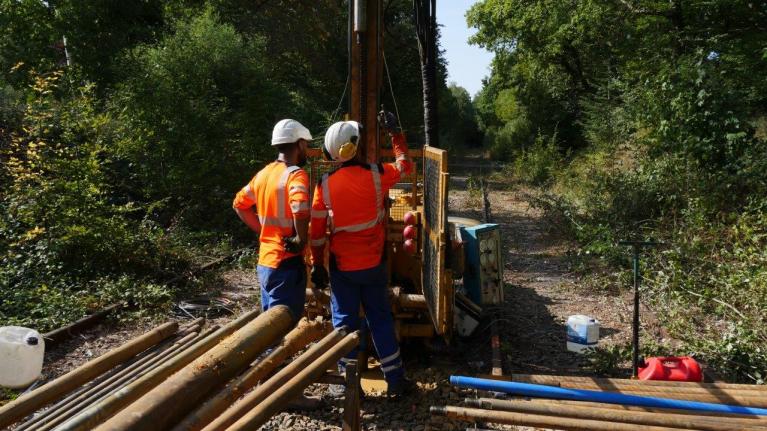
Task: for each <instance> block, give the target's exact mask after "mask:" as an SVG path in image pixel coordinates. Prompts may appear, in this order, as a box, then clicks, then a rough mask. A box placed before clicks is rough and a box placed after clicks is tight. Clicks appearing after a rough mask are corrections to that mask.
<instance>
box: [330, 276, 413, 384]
mask: <svg viewBox="0 0 767 431" xmlns="http://www.w3.org/2000/svg"><path fill="white" fill-rule="evenodd" d="M334 266H335V265H333V263H332V262H331V267H330V290H331V296H330V299H331V306H332V308H333V326H334V327H336V328H339V327H341V326H347V327H349V329H351V330H353V331H356V330H358V329H359V328H360V304H362V307H363V309H364V310H365V320H366V321H367V327H368V328H369V329H370V335H371V336H372V338H373V344H374V345H375V348H376V352H377V353H378V358H379V361H380V362H381V371H383V373H384V378H385V379H386V382H387V383H389V384H391V383H395V382H398V381H400V380H401V379H402V378H403V376H404V370H403V367H402V358H401V357H400V352H399V344H398V343H397V338H396V335H395V333H394V317H393V316H392V311H391V304H390V303H389V295H388V294H387V291H386V287H387V284H388V277H387V274H386V265H385V264H384V263H381V264H380V265H378V266H376V267H373V268H370V269H363V270H360V271H341V270H339V269H337V268H334ZM356 358H357V349H356V348H355V349H354V350H352V351H351V352H349V353H348V354H346V356H344V357H343V358H341V360H340V361H339V364H338V365H339V368H341V369H342V370H343V369H344V365H345V363H346V361H347V360H349V359H356Z"/></svg>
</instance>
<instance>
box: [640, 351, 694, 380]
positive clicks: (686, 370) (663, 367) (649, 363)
mask: <svg viewBox="0 0 767 431" xmlns="http://www.w3.org/2000/svg"><path fill="white" fill-rule="evenodd" d="M639 380H669V381H675V382H702V381H703V373H702V372H701V369H700V365H699V364H698V361H696V360H695V359H693V358H691V357H689V356H664V357H655V358H647V359H645V366H644V367H639Z"/></svg>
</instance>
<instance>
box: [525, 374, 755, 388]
mask: <svg viewBox="0 0 767 431" xmlns="http://www.w3.org/2000/svg"><path fill="white" fill-rule="evenodd" d="M512 381H515V382H520V383H536V384H556V385H559V384H561V383H563V382H568V383H591V384H596V385H599V386H600V387H602V388H605V387H621V386H642V387H650V386H660V387H664V388H669V387H673V388H702V389H736V390H737V389H743V390H749V391H762V392H767V385H748V384H740V383H719V382H715V383H699V382H674V381H666V380H630V379H611V378H600V377H582V376H555V375H544V374H514V375H513V376H512Z"/></svg>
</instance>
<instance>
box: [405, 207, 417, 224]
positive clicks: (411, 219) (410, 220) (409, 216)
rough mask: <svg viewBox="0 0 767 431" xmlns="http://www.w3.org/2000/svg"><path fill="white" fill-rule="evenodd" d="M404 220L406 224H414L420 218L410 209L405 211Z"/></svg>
mask: <svg viewBox="0 0 767 431" xmlns="http://www.w3.org/2000/svg"><path fill="white" fill-rule="evenodd" d="M402 221H404V222H405V224H406V225H408V226H412V225H414V224H415V223H416V221H418V218H417V217H416V215H415V213H414V212H412V211H408V212H406V213H405V216H404V217H403V219H402Z"/></svg>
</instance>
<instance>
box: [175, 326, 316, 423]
mask: <svg viewBox="0 0 767 431" xmlns="http://www.w3.org/2000/svg"><path fill="white" fill-rule="evenodd" d="M328 331H329V328H328V323H327V322H319V321H311V322H309V321H307V320H306V318H304V319H301V321H300V322H298V326H296V327H295V328H294V329H293V330H292V331H290V332H289V333H288V335H286V336H285V338H284V339H283V340H282V342H281V343H280V345H279V346H277V347H276V348H275V349H274V350H272V352H271V353H269V355H268V356H266V357H265V358H264V359H262V360H260V361H259V362H258V363H257V364H256V365H254V366H253V367H251V368H250V369H249V370H248V371H247V372H245V373H244V374H243V375H241V376H240V377H238V378H237V379H235V380H234V381H232V382H230V383H229V384H227V385H226V386H225V387H224V388H223V389H221V390H220V391H219V392H218V393H217V394H216V395H215V396H213V397H212V398H210V399H209V400H208V401H206V402H205V403H204V404H203V405H201V406H200V407H199V408H197V409H194V410H192V411H191V412H190V413H189V414H188V415H187V416H186V418H184V420H183V421H181V423H179V424H178V425H176V427H175V428H173V430H174V431H182V430H183V431H191V430H200V429H202V428H203V427H204V426H205V425H207V424H209V423H210V422H211V421H213V420H214V419H216V418H217V417H218V415H220V414H221V413H222V412H223V411H224V410H226V409H227V408H228V407H229V406H230V405H232V403H234V402H235V401H237V399H238V398H240V397H241V396H242V395H243V394H245V392H247V391H248V390H250V389H251V388H252V387H254V386H255V385H257V384H258V382H259V381H261V380H263V379H264V377H266V376H267V375H268V374H269V373H271V372H272V371H274V370H275V369H276V368H277V367H278V366H279V365H280V364H282V363H283V362H285V361H286V360H287V359H288V358H290V357H291V356H293V355H295V354H296V353H298V352H299V351H301V350H302V349H304V348H305V347H306V346H307V345H309V343H312V342H314V341H317V340H318V339H320V338H321V337H322V336H323V335H325V334H326V333H327V332H328Z"/></svg>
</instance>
